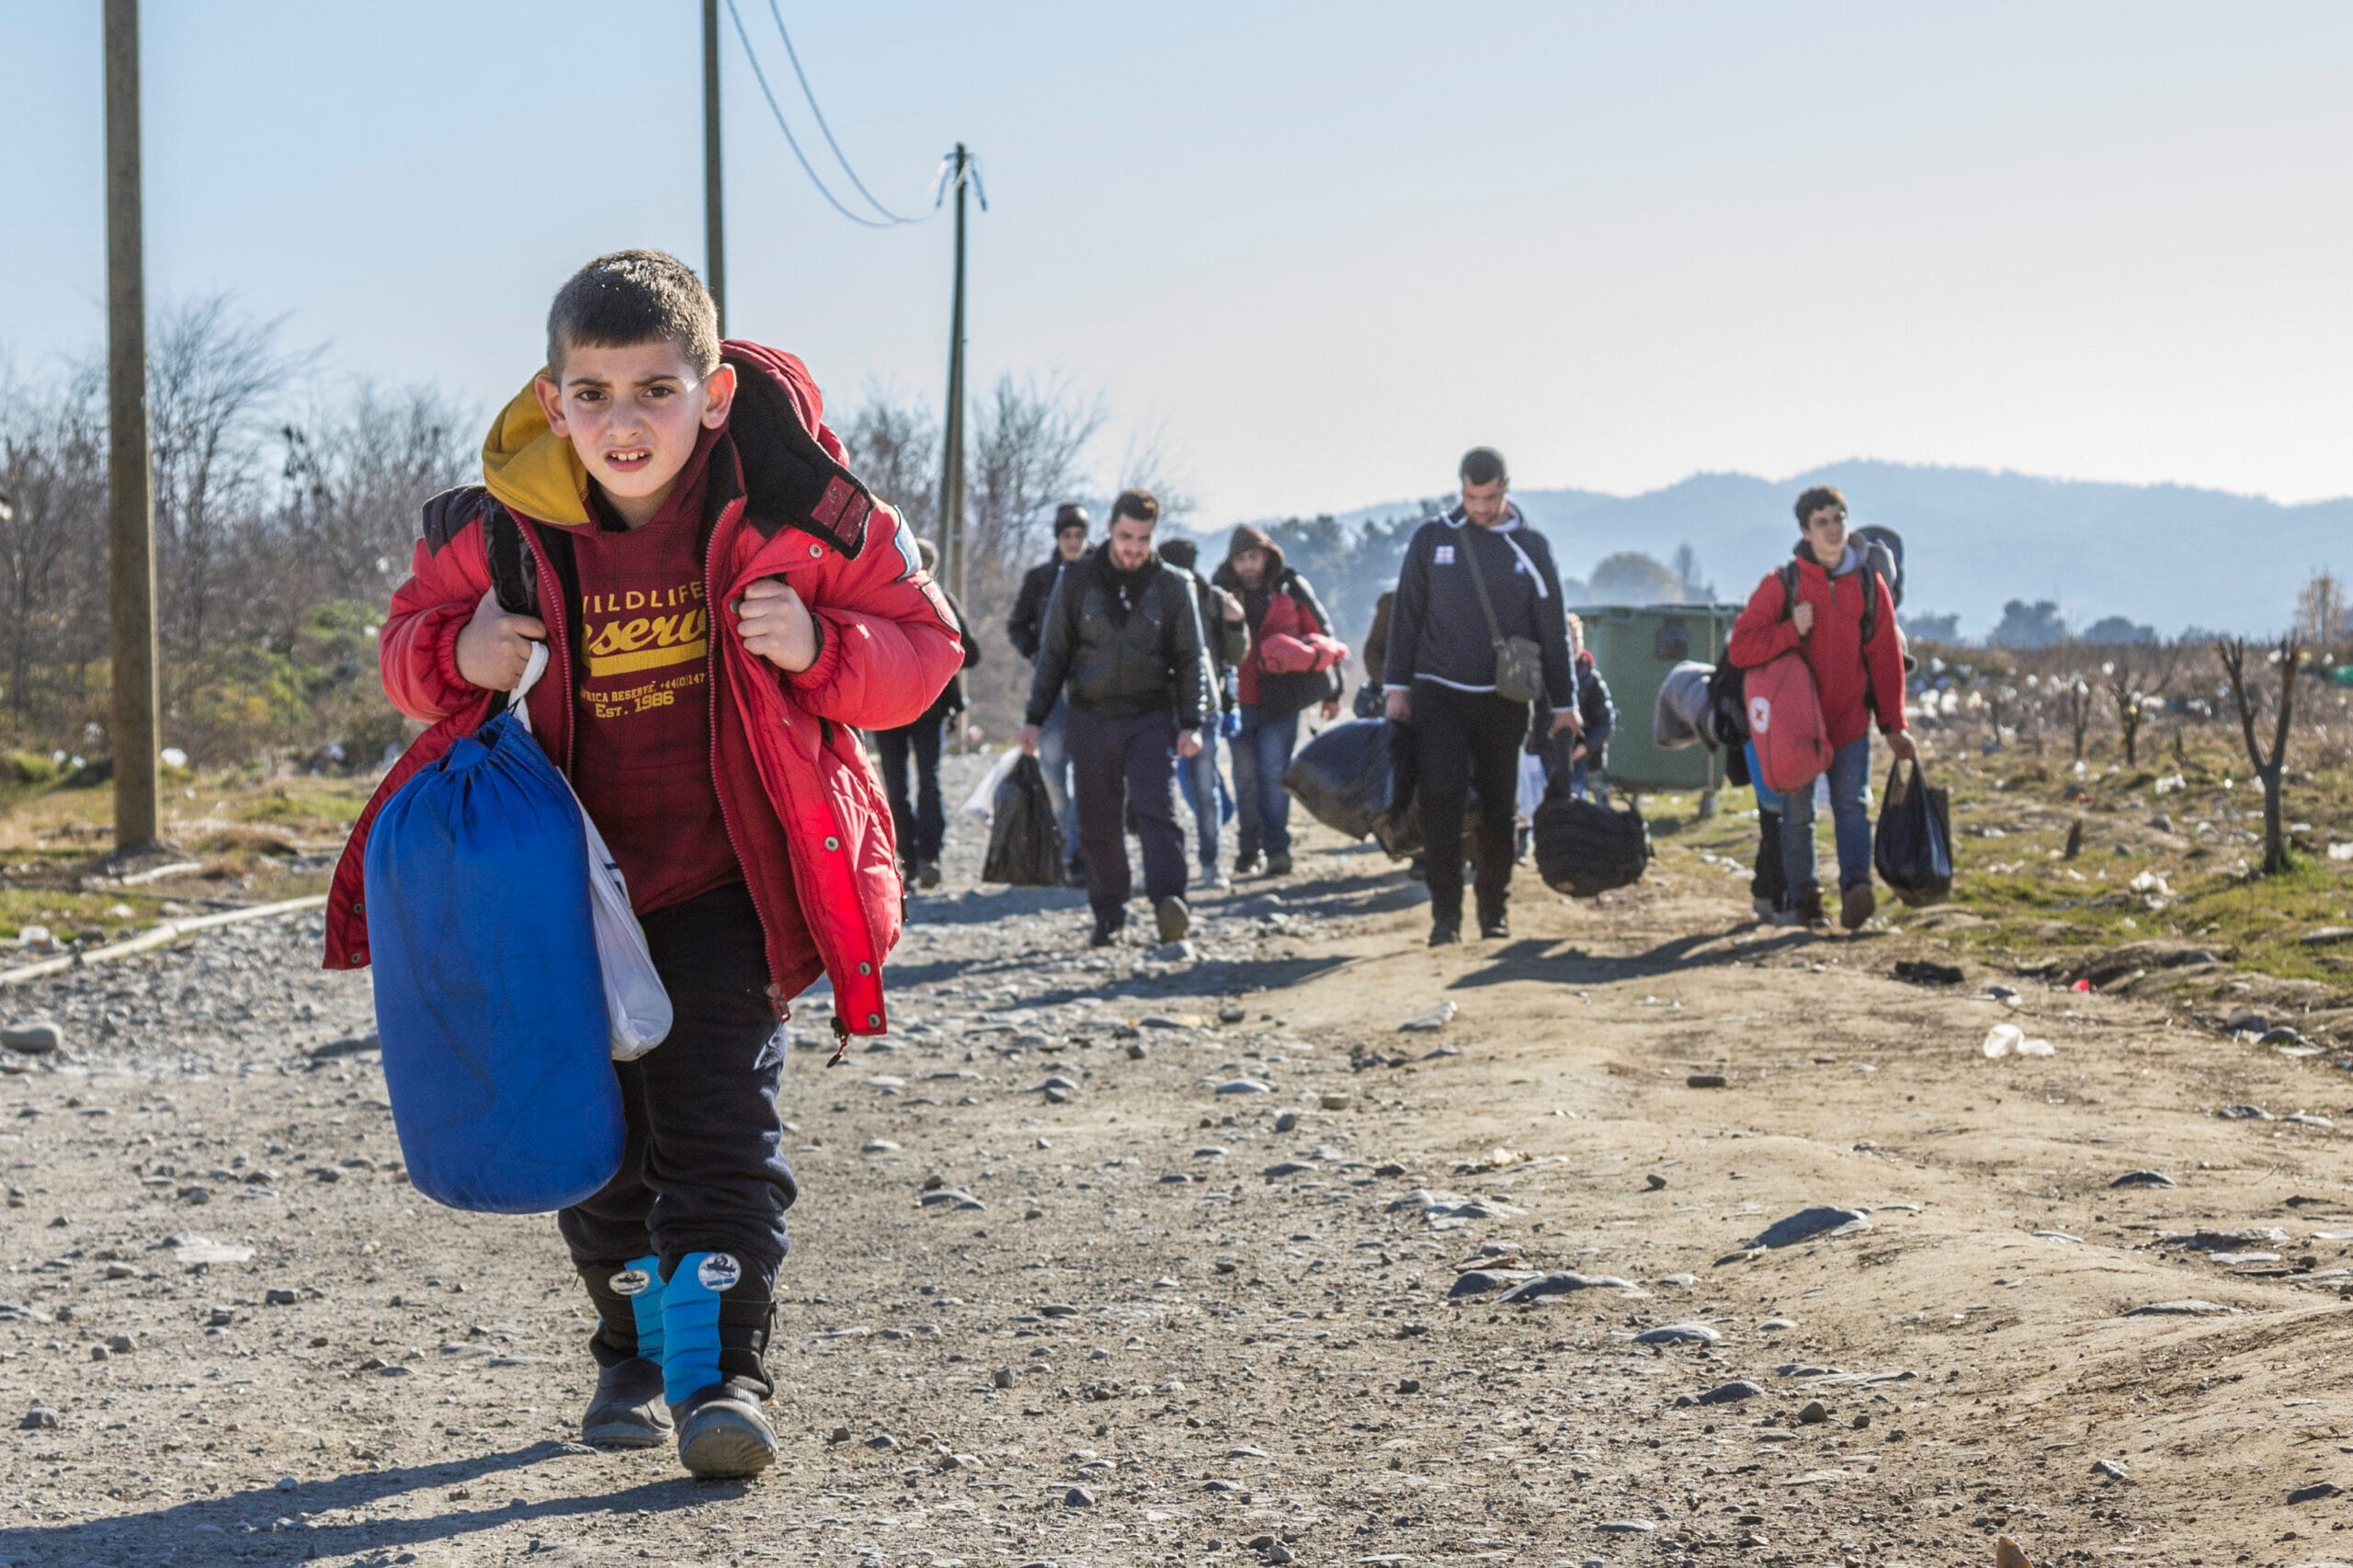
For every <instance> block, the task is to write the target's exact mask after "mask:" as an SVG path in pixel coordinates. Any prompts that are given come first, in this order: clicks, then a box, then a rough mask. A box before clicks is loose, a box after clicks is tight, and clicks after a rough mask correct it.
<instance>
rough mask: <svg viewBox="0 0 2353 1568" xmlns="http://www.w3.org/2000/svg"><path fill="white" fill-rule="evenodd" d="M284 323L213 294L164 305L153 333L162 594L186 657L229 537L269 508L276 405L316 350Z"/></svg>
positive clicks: (151, 398)
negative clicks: (294, 349)
mask: <svg viewBox="0 0 2353 1568" xmlns="http://www.w3.org/2000/svg"><path fill="white" fill-rule="evenodd" d="M283 324H284V318H282V317H281V318H279V319H278V320H275V321H257V320H255V319H253V318H251V317H248V316H244V315H242V314H239V313H237V312H235V311H234V310H233V308H232V306H231V303H230V300H229V297H228V296H227V295H225V294H215V295H212V296H210V297H209V298H206V299H201V300H196V301H190V302H188V303H186V304H183V305H178V306H175V307H173V308H172V309H170V310H168V311H165V312H164V313H163V315H162V316H161V318H160V319H159V320H158V321H157V322H156V323H155V325H154V329H153V333H152V334H151V335H150V336H149V340H148V341H149V343H150V345H151V347H150V349H149V354H148V364H147V401H148V413H149V418H150V421H151V429H152V431H153V436H152V441H153V453H154V490H155V536H156V548H157V554H158V558H159V559H158V562H157V564H158V566H159V567H160V569H161V570H160V573H159V575H158V586H159V588H160V589H161V592H160V593H159V595H158V597H159V598H160V599H161V600H162V601H163V604H162V608H163V610H164V620H165V625H166V626H167V627H169V628H170V630H171V631H172V634H173V635H172V637H171V639H170V642H171V643H172V645H173V649H174V651H175V652H176V653H178V654H179V655H180V656H181V657H182V658H192V657H194V656H195V655H196V653H198V652H199V650H201V649H202V648H203V647H204V646H205V642H206V637H207V634H208V631H210V625H209V622H210V618H211V617H212V615H213V614H214V612H215V605H214V598H215V596H216V594H217V592H218V591H219V589H220V587H221V585H222V581H221V580H222V564H223V562H224V560H225V558H226V557H227V555H228V554H229V551H230V547H231V540H230V535H231V534H232V532H233V530H234V529H235V528H237V527H238V526H239V524H240V523H241V522H242V521H244V520H246V519H249V518H251V517H253V516H254V515H255V514H256V513H257V512H258V511H260V510H261V509H262V504H263V501H264V494H265V485H266V483H267V462H266V461H265V448H266V445H267V441H268V439H269V437H270V434H271V426H270V424H269V421H268V412H269V410H270V408H271V406H272V405H273V404H274V403H276V402H277V401H278V399H279V398H280V397H282V396H284V395H285V393H286V392H287V391H288V390H289V383H290V381H292V379H293V378H294V377H295V376H296V375H297V374H298V373H299V372H301V370H302V369H304V368H305V367H306V366H307V365H308V364H309V363H310V362H311V360H312V358H313V356H311V355H307V354H290V353H287V352H285V351H283V350H281V349H280V348H279V347H278V329H279V327H280V326H281V325H283Z"/></svg>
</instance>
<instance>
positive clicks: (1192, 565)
mask: <svg viewBox="0 0 2353 1568" xmlns="http://www.w3.org/2000/svg"><path fill="white" fill-rule="evenodd" d="M1200 558H1201V551H1200V546H1199V545H1198V544H1196V543H1194V542H1193V541H1192V540H1189V539H1172V540H1164V541H1162V543H1161V546H1160V559H1161V560H1163V561H1165V562H1167V563H1168V564H1169V565H1171V566H1173V567H1175V568H1176V570H1177V571H1179V572H1182V573H1184V574H1185V575H1186V576H1188V577H1189V578H1191V579H1192V583H1193V603H1194V607H1195V608H1197V609H1198V610H1199V612H1200V617H1201V636H1202V638H1203V639H1204V642H1203V643H1202V646H1201V652H1202V653H1204V654H1206V655H1207V656H1208V659H1209V676H1210V689H1211V691H1213V692H1215V693H1216V694H1217V703H1216V706H1215V707H1214V709H1213V710H1211V712H1210V713H1208V714H1207V715H1206V716H1205V722H1203V723H1202V725H1201V750H1200V755H1199V756H1195V757H1194V758H1193V759H1192V760H1191V761H1189V762H1188V763H1186V764H1185V766H1184V767H1180V768H1178V769H1177V770H1176V781H1177V785H1178V787H1179V788H1180V789H1182V790H1183V791H1184V794H1185V804H1186V805H1188V806H1189V807H1191V808H1192V812H1193V824H1194V833H1193V837H1194V841H1195V847H1196V848H1197V850H1198V851H1199V858H1200V862H1201V885H1202V886H1203V887H1205V888H1222V887H1227V886H1230V885H1231V884H1232V881H1233V879H1232V878H1230V877H1228V876H1227V875H1226V874H1225V868H1224V867H1222V866H1221V865H1219V864H1218V863H1217V846H1218V826H1219V821H1218V776H1217V753H1218V744H1217V743H1218V736H1219V734H1220V733H1221V732H1222V729H1223V727H1224V716H1225V715H1226V714H1228V713H1231V712H1233V693H1234V684H1233V683H1234V674H1233V671H1234V666H1235V665H1239V664H1240V663H1241V662H1242V661H1243V659H1244V658H1245V656H1246V655H1247V654H1248V653H1249V652H1250V629H1249V628H1248V627H1247V626H1245V625H1244V624H1243V619H1242V601H1241V600H1239V599H1237V598H1235V597H1233V595H1232V594H1230V593H1228V592H1226V590H1225V589H1224V588H1222V587H1221V586H1215V585H1211V582H1210V580H1209V579H1208V578H1206V577H1204V576H1202V575H1201V573H1200V565H1199V562H1200ZM1234 766H1235V767H1237V768H1238V767H1240V766H1241V764H1240V763H1239V762H1238V761H1237V762H1236V763H1235V765H1234Z"/></svg>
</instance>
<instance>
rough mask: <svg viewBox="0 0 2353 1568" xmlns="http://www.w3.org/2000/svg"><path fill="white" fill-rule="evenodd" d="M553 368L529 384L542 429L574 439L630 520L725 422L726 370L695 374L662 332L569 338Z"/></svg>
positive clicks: (657, 503)
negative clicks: (618, 340) (609, 341)
mask: <svg viewBox="0 0 2353 1568" xmlns="http://www.w3.org/2000/svg"><path fill="white" fill-rule="evenodd" d="M553 375H554V376H555V377H556V378H557V379H554V380H551V379H550V377H549V376H546V375H542V376H541V377H540V378H539V380H538V381H537V382H536V383H535V389H536V390H537V392H539V397H540V409H541V410H542V411H543V412H545V414H546V415H547V416H548V428H550V429H551V430H553V431H554V432H555V433H556V434H557V435H559V436H562V437H564V438H565V439H567V440H569V441H570V442H571V443H572V449H573V450H574V451H575V452H577V453H579V454H580V462H581V466H583V467H584V468H585V469H586V470H587V471H588V477H589V478H591V479H593V480H595V481H596V482H597V483H598V484H599V485H601V486H603V487H604V490H605V493H606V494H608V495H609V496H610V497H612V499H613V502H614V505H615V506H616V507H618V508H619V509H620V512H621V513H622V515H623V516H624V517H628V518H629V519H630V520H631V521H632V522H643V521H645V520H647V519H648V518H650V517H653V516H654V512H655V511H657V510H659V509H660V507H661V505H662V502H663V499H664V498H665V497H666V496H667V495H668V494H669V493H670V487H671V486H672V485H673V484H674V483H676V482H677V478H678V474H679V472H680V471H681V470H683V469H684V468H685V467H686V466H687V460H688V458H690V457H692V456H693V455H694V449H695V442H696V441H697V440H699V438H700V437H701V433H702V431H703V430H704V429H705V428H709V429H713V430H716V429H718V428H719V427H720V426H722V425H724V424H726V423H727V412H728V409H729V407H730V405H731V404H732V403H733V401H734V397H735V372H734V371H733V369H730V368H729V367H727V366H725V365H722V366H720V367H719V368H718V369H715V370H713V371H711V373H710V375H708V376H699V375H697V374H696V373H695V369H694V367H693V366H692V365H690V364H688V362H687V358H686V355H685V354H684V352H682V351H681V350H680V349H679V347H678V346H677V345H676V344H675V343H671V342H668V341H666V340H665V339H661V338H656V339H654V340H653V341H651V342H647V343H630V344H622V345H619V346H614V345H589V344H574V345H572V346H570V347H567V348H566V350H565V353H564V357H563V368H562V369H560V370H557V371H555V372H553ZM639 511H642V512H643V514H644V516H643V517H639V516H636V515H635V514H636V513H638V512H639Z"/></svg>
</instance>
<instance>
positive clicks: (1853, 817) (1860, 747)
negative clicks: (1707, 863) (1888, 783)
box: [1781, 733, 1871, 897]
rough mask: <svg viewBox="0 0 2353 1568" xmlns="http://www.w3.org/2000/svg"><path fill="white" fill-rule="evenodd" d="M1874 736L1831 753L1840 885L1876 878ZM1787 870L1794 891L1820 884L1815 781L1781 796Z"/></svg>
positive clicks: (1841, 888) (1866, 883) (1842, 888)
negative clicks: (1815, 853) (1815, 858)
mask: <svg viewBox="0 0 2353 1568" xmlns="http://www.w3.org/2000/svg"><path fill="white" fill-rule="evenodd" d="M1870 776H1871V738H1870V734H1869V733H1865V734H1864V735H1862V736H1861V737H1860V738H1859V739H1857V740H1852V741H1849V742H1847V744H1845V745H1843V746H1840V747H1839V748H1838V749H1837V750H1836V751H1835V752H1833V753H1832V754H1831V756H1830V774H1829V778H1830V815H1831V819H1832V822H1833V823H1834V824H1835V825H1836V838H1837V841H1838V890H1839V891H1840V892H1845V891H1846V890H1847V889H1848V888H1852V887H1868V886H1869V885H1870V880H1871V808H1870ZM1781 869H1782V873H1783V875H1784V876H1785V877H1786V878H1787V879H1788V882H1789V889H1790V894H1791V896H1793V897H1794V896H1795V895H1797V894H1798V893H1801V892H1804V891H1805V890H1806V889H1807V888H1810V887H1815V886H1818V885H1819V884H1818V883H1817V882H1816V881H1815V880H1814V872H1813V785H1811V784H1808V785H1807V786H1806V787H1805V788H1804V789H1802V790H1790V791H1789V792H1788V793H1786V794H1784V795H1783V796H1782V797H1781Z"/></svg>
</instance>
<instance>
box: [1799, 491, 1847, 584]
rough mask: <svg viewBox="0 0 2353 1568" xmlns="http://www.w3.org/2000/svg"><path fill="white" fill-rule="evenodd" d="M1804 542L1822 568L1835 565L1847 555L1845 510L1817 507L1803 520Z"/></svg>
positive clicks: (1843, 508) (1838, 507)
mask: <svg viewBox="0 0 2353 1568" xmlns="http://www.w3.org/2000/svg"><path fill="white" fill-rule="evenodd" d="M1805 542H1806V545H1807V548H1809V549H1811V550H1812V551H1813V558H1814V560H1815V561H1816V562H1820V563H1821V564H1822V566H1823V567H1824V568H1825V569H1827V568H1829V567H1833V566H1836V565H1837V564H1838V559H1839V557H1840V556H1842V555H1844V554H1846V553H1847V508H1846V507H1844V506H1821V507H1817V508H1816V509H1815V510H1814V512H1813V515H1812V516H1810V517H1807V518H1806V520H1805Z"/></svg>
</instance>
